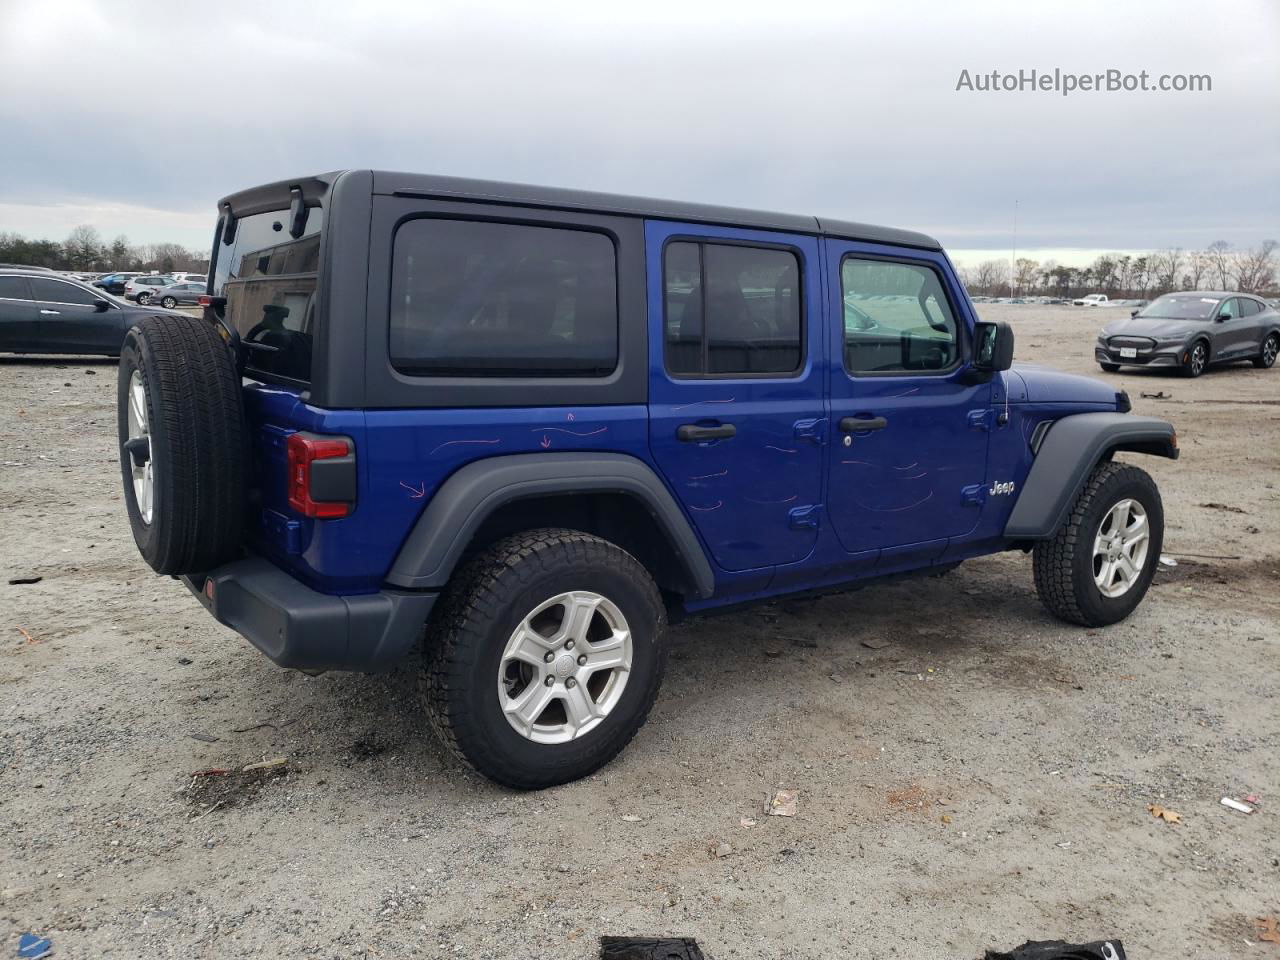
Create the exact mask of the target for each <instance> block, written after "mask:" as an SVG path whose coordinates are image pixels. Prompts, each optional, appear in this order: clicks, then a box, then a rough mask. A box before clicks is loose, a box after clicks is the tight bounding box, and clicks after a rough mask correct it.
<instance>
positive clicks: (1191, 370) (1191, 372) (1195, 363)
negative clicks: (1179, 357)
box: [1182, 340, 1209, 378]
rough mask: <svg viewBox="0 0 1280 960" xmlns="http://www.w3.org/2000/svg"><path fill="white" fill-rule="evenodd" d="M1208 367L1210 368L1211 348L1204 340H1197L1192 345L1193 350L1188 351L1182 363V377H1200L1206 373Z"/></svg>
mask: <svg viewBox="0 0 1280 960" xmlns="http://www.w3.org/2000/svg"><path fill="white" fill-rule="evenodd" d="M1207 366H1209V347H1208V345H1207V344H1206V343H1205V342H1204V341H1203V340H1197V341H1196V342H1195V343H1193V344H1192V345H1191V349H1190V350H1188V351H1187V354H1186V357H1185V358H1184V359H1183V361H1182V375H1183V376H1185V377H1192V378H1194V377H1198V376H1200V374H1202V373H1204V371H1205V368H1206V367H1207Z"/></svg>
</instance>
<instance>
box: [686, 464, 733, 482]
mask: <svg viewBox="0 0 1280 960" xmlns="http://www.w3.org/2000/svg"><path fill="white" fill-rule="evenodd" d="M728 475H729V468H728V467H725V468H724V469H723V470H721V471H720V472H719V473H704V474H702V475H701V476H698V477H690V478H689V479H690V480H712V479H714V478H715V477H727V476H728Z"/></svg>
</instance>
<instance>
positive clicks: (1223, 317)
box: [1215, 313, 1231, 323]
mask: <svg viewBox="0 0 1280 960" xmlns="http://www.w3.org/2000/svg"><path fill="white" fill-rule="evenodd" d="M1215 319H1216V320H1217V321H1218V322H1219V323H1222V321H1224V320H1230V319H1231V314H1229V313H1220V314H1218V316H1217V317H1216V318H1215Z"/></svg>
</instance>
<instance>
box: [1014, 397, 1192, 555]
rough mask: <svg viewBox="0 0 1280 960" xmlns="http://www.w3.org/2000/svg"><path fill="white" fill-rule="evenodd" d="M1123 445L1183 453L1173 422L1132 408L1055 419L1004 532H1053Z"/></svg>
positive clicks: (1023, 535)
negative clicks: (1107, 459) (1091, 476)
mask: <svg viewBox="0 0 1280 960" xmlns="http://www.w3.org/2000/svg"><path fill="white" fill-rule="evenodd" d="M1118 450H1127V451H1132V452H1135V453H1146V454H1151V455H1153V456H1158V457H1168V458H1169V459H1171V460H1176V459H1177V458H1178V447H1177V440H1176V437H1175V434H1174V429H1173V425H1172V424H1170V423H1168V422H1166V421H1164V420H1158V419H1156V418H1155V417H1135V416H1133V415H1131V414H1127V413H1078V414H1073V415H1071V416H1066V417H1063V418H1062V419H1060V420H1057V421H1054V423H1053V425H1052V426H1051V427H1050V428H1049V431H1048V433H1046V434H1045V435H1044V439H1043V440H1042V441H1041V443H1040V450H1039V453H1037V454H1036V458H1035V461H1034V462H1033V463H1032V464H1031V471H1030V473H1028V474H1027V479H1026V481H1025V482H1024V484H1023V487H1022V493H1020V494H1019V495H1018V502H1017V503H1015V504H1014V507H1013V512H1012V513H1011V514H1010V515H1009V521H1008V523H1007V524H1005V528H1004V535H1005V536H1006V537H1008V538H1010V539H1020V540H1043V539H1047V538H1048V537H1052V536H1053V535H1054V534H1055V533H1056V532H1057V531H1058V529H1059V528H1060V527H1061V526H1062V524H1063V523H1064V522H1065V521H1066V519H1067V513H1068V511H1069V510H1070V509H1071V504H1072V502H1073V501H1074V500H1075V498H1076V496H1077V495H1078V494H1079V492H1080V489H1081V487H1082V486H1083V485H1084V481H1085V478H1086V477H1088V476H1089V472H1090V471H1091V470H1093V468H1094V467H1095V466H1096V465H1097V464H1098V462H1099V461H1100V460H1102V459H1103V458H1104V457H1110V455H1111V454H1112V453H1114V452H1116V451H1118Z"/></svg>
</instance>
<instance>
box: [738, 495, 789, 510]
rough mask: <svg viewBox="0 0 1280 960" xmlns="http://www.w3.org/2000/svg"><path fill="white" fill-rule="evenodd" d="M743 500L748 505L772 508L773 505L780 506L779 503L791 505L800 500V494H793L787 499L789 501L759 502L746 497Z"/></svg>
mask: <svg viewBox="0 0 1280 960" xmlns="http://www.w3.org/2000/svg"><path fill="white" fill-rule="evenodd" d="M743 499H744V500H746V501H747V502H748V503H758V504H760V505H762V506H766V507H767V506H771V505H773V504H778V503H791V502H792V501H793V500H798V499H800V497H799V494H795V493H793V494H792V495H791V496H789V497H787V499H785V500H757V499H755V498H754V497H744V498H743Z"/></svg>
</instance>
